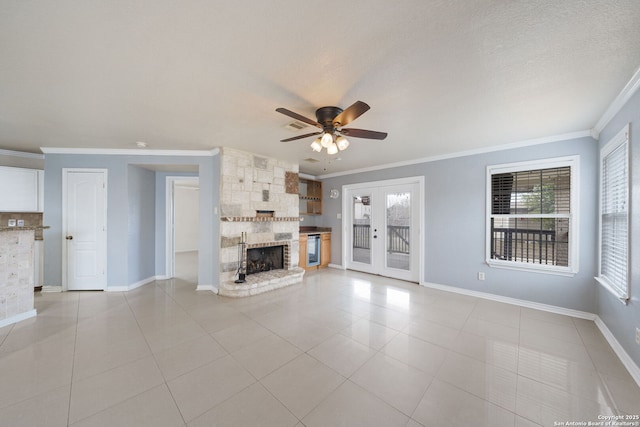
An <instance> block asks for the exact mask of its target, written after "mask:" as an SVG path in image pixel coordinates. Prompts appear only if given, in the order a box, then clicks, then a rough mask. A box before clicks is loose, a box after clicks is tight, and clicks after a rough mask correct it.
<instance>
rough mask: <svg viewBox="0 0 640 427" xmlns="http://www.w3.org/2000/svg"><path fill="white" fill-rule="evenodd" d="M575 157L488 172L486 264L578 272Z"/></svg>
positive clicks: (505, 167) (545, 270) (557, 271)
mask: <svg viewBox="0 0 640 427" xmlns="http://www.w3.org/2000/svg"><path fill="white" fill-rule="evenodd" d="M577 162H578V159H577V157H570V158H562V159H551V160H543V161H535V162H524V163H517V164H510V165H496V166H489V167H488V171H487V189H488V193H489V194H488V197H489V200H488V203H487V204H488V206H489V209H488V213H487V218H488V221H487V263H488V264H489V265H493V266H503V267H509V268H523V269H529V270H536V271H544V272H556V273H560V274H574V273H575V272H576V271H577V258H576V257H575V252H576V251H575V249H574V243H573V242H574V240H576V239H575V238H574V236H575V232H574V229H575V223H576V222H577V221H576V213H575V212H574V209H573V201H574V198H575V194H576V191H577V189H576V188H574V187H575V186H576V182H577V179H576V177H575V176H574V175H576V172H575V169H576V168H577Z"/></svg>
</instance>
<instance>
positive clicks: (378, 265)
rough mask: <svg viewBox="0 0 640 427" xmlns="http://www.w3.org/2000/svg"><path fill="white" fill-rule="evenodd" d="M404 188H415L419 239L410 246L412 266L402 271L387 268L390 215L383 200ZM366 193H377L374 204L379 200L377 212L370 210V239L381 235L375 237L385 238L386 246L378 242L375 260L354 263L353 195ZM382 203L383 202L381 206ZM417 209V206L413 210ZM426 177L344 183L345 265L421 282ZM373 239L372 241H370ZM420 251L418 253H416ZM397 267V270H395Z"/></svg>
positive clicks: (415, 231)
mask: <svg viewBox="0 0 640 427" xmlns="http://www.w3.org/2000/svg"><path fill="white" fill-rule="evenodd" d="M402 188H406V189H412V190H410V191H413V192H414V193H417V194H414V196H413V198H412V200H411V206H412V213H411V218H412V226H411V229H412V233H413V234H412V235H413V236H414V237H412V239H411V240H412V241H417V242H418V245H417V248H411V253H410V255H411V263H410V269H409V270H407V271H401V270H400V269H394V268H388V267H389V265H388V262H387V261H389V260H388V259H387V257H388V256H389V254H388V253H386V256H385V255H384V254H383V252H388V251H387V249H388V248H387V247H386V246H387V244H388V241H387V240H386V236H387V233H388V230H387V229H388V227H387V225H385V224H386V221H387V218H384V216H386V213H385V211H386V208H385V206H384V203H386V202H385V201H384V199H386V194H387V193H388V194H392V193H394V192H396V191H399V190H400V189H402ZM359 192H363V194H365V193H366V194H369V195H370V196H374V195H375V197H374V198H375V199H377V200H378V201H377V202H376V200H374V202H373V203H378V208H377V209H376V208H375V206H374V207H373V208H374V210H375V211H372V212H371V217H372V223H371V224H370V227H371V229H372V230H373V231H371V233H372V235H371V236H370V239H371V238H376V239H378V237H380V238H381V239H378V240H376V242H379V241H380V240H383V241H384V245H380V244H378V245H375V246H377V247H378V248H379V250H378V251H377V252H378V254H375V252H376V251H375V250H374V251H373V252H372V253H371V256H372V259H371V260H370V261H369V262H368V263H366V262H365V263H358V262H354V257H353V256H352V255H353V253H352V250H353V248H352V246H353V245H352V243H353V242H352V239H353V238H354V237H353V236H352V233H353V228H354V227H353V225H352V224H353V223H354V221H353V219H354V218H353V216H354V212H353V209H352V207H353V206H352V205H353V203H352V202H353V200H352V198H353V196H354V195H355V194H356V193H359ZM379 203H383V204H382V205H380V204H379ZM414 208H415V209H414ZM424 210H425V209H424V177H423V176H416V177H409V178H399V179H391V180H384V181H373V182H363V183H358V184H349V185H344V186H342V219H343V224H342V236H343V238H342V266H343V268H345V269H354V270H359V271H364V272H368V273H372V274H378V275H382V276H388V277H395V278H398V279H401V280H408V281H412V282H417V283H421V282H422V281H423V280H422V278H423V277H424V267H423V266H424V262H423V254H424V245H425V236H424V232H423V230H424ZM371 241H373V240H371ZM415 250H417V253H415ZM395 270H397V271H395Z"/></svg>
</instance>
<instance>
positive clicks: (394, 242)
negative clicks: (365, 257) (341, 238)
mask: <svg viewBox="0 0 640 427" xmlns="http://www.w3.org/2000/svg"><path fill="white" fill-rule="evenodd" d="M370 233H371V226H369V225H368V224H353V247H354V248H358V249H370V242H371V234H370ZM410 235H411V227H409V226H408V225H389V226H387V251H388V252H393V253H401V254H408V253H410V251H409V249H410V244H409V242H410V241H411V240H410Z"/></svg>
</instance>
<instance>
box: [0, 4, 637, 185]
mask: <svg viewBox="0 0 640 427" xmlns="http://www.w3.org/2000/svg"><path fill="white" fill-rule="evenodd" d="M638 65H640V1H638V0H628V1H625V0H619V1H610V0H609V1H595V0H564V1H557V0H536V1H525V0H510V1H507V0H503V1H492V0H475V1H469V0H463V1H452V0H442V1H435V0H431V1H429V0H419V1H411V0H406V1H402V2H389V1H382V0H368V1H344V0H343V1H330V0H329V1H325V2H323V3H318V2H301V1H288V0H272V1H268V2H256V1H233V2H223V1H195V0H186V1H169V0H166V1H162V0H140V1H130V0H119V1H117V0H111V1H96V0H84V1H81V2H78V1H75V0H74V1H69V0H58V1H55V2H52V1H17V0H16V1H10V0H0V148H3V149H9V150H18V151H28V152H40V151H39V147H69V148H74V147H85V148H119V149H121V148H136V145H135V143H136V141H145V142H147V143H148V145H149V149H187V150H192V149H193V150H208V149H211V148H214V147H219V146H230V147H234V148H237V149H242V150H247V151H251V152H254V153H258V154H262V155H265V156H272V157H277V158H282V159H286V160H289V161H293V162H300V169H301V171H303V172H306V173H308V174H311V175H324V174H331V173H336V172H341V171H347V170H354V169H360V168H366V167H372V166H376V165H382V164H388V163H393V162H402V161H406V160H411V159H416V158H425V157H432V156H441V155H446V154H449V153H453V152H459V151H467V150H477V149H482V148H484V147H495V146H498V145H501V144H508V143H514V142H518V141H523V140H529V139H535V138H543V137H549V136H553V135H559V134H565V133H571V132H578V131H584V130H588V129H591V128H593V127H594V125H595V124H596V122H597V121H598V119H599V118H600V117H601V116H602V115H603V113H604V112H605V110H606V108H607V107H608V106H609V105H610V103H611V102H612V101H613V100H614V98H615V97H616V95H618V93H620V91H621V90H622V88H623V87H624V86H625V84H626V83H627V82H628V81H629V79H630V78H631V77H632V75H633V73H634V71H635V70H636V69H637V68H638ZM357 100H362V101H364V102H366V103H368V104H369V105H370V106H371V110H370V111H368V112H367V113H365V114H364V115H363V116H361V117H360V118H358V119H357V120H356V121H354V122H353V123H352V124H351V125H350V126H351V127H355V128H363V129H372V130H377V131H383V132H388V133H389V136H388V137H387V139H386V140H384V141H370V140H365V139H356V138H352V139H351V146H350V147H349V149H348V150H346V151H344V152H341V153H339V157H340V158H341V160H337V159H334V158H332V157H331V156H328V155H327V154H326V152H324V151H323V152H322V153H313V152H312V151H311V149H310V148H309V144H310V143H311V141H312V139H311V138H309V139H304V140H300V141H297V142H290V143H282V142H279V140H280V139H284V138H289V137H291V136H295V135H296V134H302V133H309V132H312V131H314V130H315V129H314V128H308V129H304V130H302V131H299V132H297V133H294V132H292V131H290V130H288V129H286V128H285V127H284V126H285V125H286V124H287V123H290V122H291V121H292V120H290V119H288V118H287V117H286V116H284V115H282V114H279V113H277V112H275V111H274V110H275V109H276V108H277V107H285V108H287V109H289V110H292V111H295V112H297V113H300V114H302V115H305V116H307V117H309V118H314V117H315V116H314V112H315V109H316V108H318V107H321V106H326V105H336V106H339V107H342V108H346V107H347V106H349V105H351V104H352V103H353V102H355V101H357ZM309 157H314V158H316V159H318V160H320V161H319V162H316V163H310V162H306V161H303V159H307V158H309Z"/></svg>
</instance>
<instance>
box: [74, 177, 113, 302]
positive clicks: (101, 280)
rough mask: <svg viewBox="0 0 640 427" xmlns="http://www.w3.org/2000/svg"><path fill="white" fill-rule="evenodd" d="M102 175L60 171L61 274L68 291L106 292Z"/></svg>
mask: <svg viewBox="0 0 640 427" xmlns="http://www.w3.org/2000/svg"><path fill="white" fill-rule="evenodd" d="M106 175H107V172H106V170H87V169H82V170H73V169H65V170H64V171H63V179H64V181H65V185H64V186H63V188H64V189H65V193H64V194H63V199H64V200H63V206H64V214H63V224H64V230H63V231H64V235H63V237H64V240H63V242H64V249H65V251H64V252H65V254H66V260H65V263H66V265H64V266H63V270H64V271H65V272H66V283H67V289H68V290H104V289H106V285H107V274H106V269H107V262H106V260H107V223H106V217H107V215H106V212H107V209H106V208H107V199H106V195H107V189H106Z"/></svg>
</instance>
